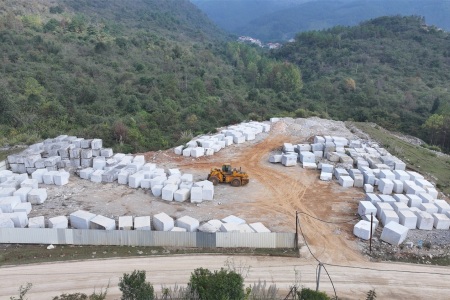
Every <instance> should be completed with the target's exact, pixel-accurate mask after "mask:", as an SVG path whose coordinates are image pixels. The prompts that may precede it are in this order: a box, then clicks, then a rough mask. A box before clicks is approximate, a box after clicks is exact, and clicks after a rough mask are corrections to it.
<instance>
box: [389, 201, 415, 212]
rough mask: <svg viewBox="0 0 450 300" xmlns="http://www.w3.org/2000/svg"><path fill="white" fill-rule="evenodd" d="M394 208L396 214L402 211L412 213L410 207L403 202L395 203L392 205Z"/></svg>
mask: <svg viewBox="0 0 450 300" xmlns="http://www.w3.org/2000/svg"><path fill="white" fill-rule="evenodd" d="M391 205H392V207H393V208H394V211H395V212H396V213H398V212H399V211H401V210H407V211H411V210H410V209H409V207H408V205H406V204H405V203H403V202H395V203H391Z"/></svg>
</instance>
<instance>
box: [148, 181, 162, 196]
mask: <svg viewBox="0 0 450 300" xmlns="http://www.w3.org/2000/svg"><path fill="white" fill-rule="evenodd" d="M163 187H164V186H163V185H162V184H158V185H154V186H152V187H151V190H152V194H153V196H155V197H161V195H162V189H163Z"/></svg>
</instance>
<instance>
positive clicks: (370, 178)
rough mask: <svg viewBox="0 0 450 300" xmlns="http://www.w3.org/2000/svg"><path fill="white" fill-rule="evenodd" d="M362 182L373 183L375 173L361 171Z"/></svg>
mask: <svg viewBox="0 0 450 300" xmlns="http://www.w3.org/2000/svg"><path fill="white" fill-rule="evenodd" d="M363 177H364V183H365V184H371V185H375V175H374V174H373V173H372V172H363Z"/></svg>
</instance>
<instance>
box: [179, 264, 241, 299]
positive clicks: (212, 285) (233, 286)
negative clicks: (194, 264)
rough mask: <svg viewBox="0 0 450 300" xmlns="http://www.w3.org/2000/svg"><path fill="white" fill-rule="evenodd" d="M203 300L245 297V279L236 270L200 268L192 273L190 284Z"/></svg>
mask: <svg viewBox="0 0 450 300" xmlns="http://www.w3.org/2000/svg"><path fill="white" fill-rule="evenodd" d="M188 286H189V288H191V290H192V291H193V292H196V293H198V295H199V298H200V299H201V300H228V299H233V300H240V299H244V296H245V294H244V279H243V278H242V276H241V275H239V274H237V273H236V272H234V271H227V270H225V269H220V271H214V273H213V272H211V271H210V270H208V269H203V268H199V269H196V270H194V273H192V274H191V279H190V281H189V284H188Z"/></svg>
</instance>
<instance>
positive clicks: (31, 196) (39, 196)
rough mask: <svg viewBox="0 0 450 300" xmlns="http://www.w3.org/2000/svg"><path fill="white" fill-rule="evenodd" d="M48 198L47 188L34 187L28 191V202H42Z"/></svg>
mask: <svg viewBox="0 0 450 300" xmlns="http://www.w3.org/2000/svg"><path fill="white" fill-rule="evenodd" d="M45 200H47V190H46V189H43V188H40V189H32V190H31V191H30V192H29V193H28V202H30V203H31V204H42V203H44V202H45Z"/></svg>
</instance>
